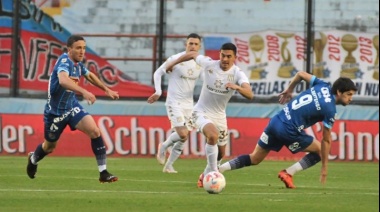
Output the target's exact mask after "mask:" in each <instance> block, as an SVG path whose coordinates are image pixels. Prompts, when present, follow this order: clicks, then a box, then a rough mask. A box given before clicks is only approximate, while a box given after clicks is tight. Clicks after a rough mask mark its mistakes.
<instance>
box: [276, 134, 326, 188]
mask: <svg viewBox="0 0 380 212" xmlns="http://www.w3.org/2000/svg"><path fill="white" fill-rule="evenodd" d="M284 140H285V138H284ZM285 142H286V143H287V144H286V146H287V148H288V149H289V150H290V151H291V152H292V153H293V154H296V153H298V152H301V151H303V152H310V153H309V154H307V155H305V156H304V157H303V158H301V160H299V161H298V162H296V163H294V164H293V165H291V166H290V167H288V168H286V169H283V170H281V171H280V172H279V173H278V177H279V178H280V179H281V181H283V182H284V183H285V186H286V187H287V188H296V186H295V185H294V184H293V176H294V174H296V173H297V172H299V171H302V170H305V169H308V168H310V167H312V166H314V165H315V164H317V163H318V162H319V161H320V160H321V157H320V151H321V144H320V142H319V141H318V140H316V139H314V138H313V137H312V136H310V135H307V134H306V133H305V132H304V131H302V132H301V133H300V134H299V135H297V136H292V137H291V138H290V139H289V140H288V141H285Z"/></svg>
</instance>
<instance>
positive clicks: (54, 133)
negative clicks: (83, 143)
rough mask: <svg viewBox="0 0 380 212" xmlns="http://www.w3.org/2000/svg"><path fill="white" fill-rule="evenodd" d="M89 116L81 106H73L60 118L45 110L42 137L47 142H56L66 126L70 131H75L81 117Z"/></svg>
mask: <svg viewBox="0 0 380 212" xmlns="http://www.w3.org/2000/svg"><path fill="white" fill-rule="evenodd" d="M87 115H89V113H87V112H86V111H85V110H84V109H83V107H82V105H80V104H79V103H77V104H75V105H74V106H73V108H72V109H71V110H70V111H68V112H66V113H65V114H63V115H61V116H57V115H54V114H51V113H49V112H48V111H46V110H45V113H44V137H45V140H47V141H49V142H56V141H57V140H58V139H59V137H60V136H61V134H62V132H63V130H64V129H65V128H66V126H67V125H69V126H70V129H71V130H76V128H75V127H76V126H77V124H78V123H79V121H80V120H82V119H83V117H85V116H87Z"/></svg>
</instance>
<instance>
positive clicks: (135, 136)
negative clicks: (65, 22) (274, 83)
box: [0, 116, 379, 161]
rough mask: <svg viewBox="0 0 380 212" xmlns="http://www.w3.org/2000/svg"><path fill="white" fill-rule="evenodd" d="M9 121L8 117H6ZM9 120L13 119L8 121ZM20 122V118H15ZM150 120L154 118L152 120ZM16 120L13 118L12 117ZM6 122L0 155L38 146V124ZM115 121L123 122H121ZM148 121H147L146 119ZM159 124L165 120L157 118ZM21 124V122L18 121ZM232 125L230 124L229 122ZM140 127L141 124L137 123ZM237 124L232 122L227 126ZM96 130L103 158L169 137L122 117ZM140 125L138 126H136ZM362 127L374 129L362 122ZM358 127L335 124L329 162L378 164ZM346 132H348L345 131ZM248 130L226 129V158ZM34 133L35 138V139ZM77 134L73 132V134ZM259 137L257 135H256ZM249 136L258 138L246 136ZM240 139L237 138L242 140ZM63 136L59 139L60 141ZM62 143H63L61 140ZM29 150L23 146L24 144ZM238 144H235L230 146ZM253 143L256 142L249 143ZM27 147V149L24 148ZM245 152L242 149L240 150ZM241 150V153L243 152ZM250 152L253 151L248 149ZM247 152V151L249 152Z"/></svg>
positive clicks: (198, 142)
mask: <svg viewBox="0 0 380 212" xmlns="http://www.w3.org/2000/svg"><path fill="white" fill-rule="evenodd" d="M8 118H9V117H8ZM10 118H13V117H10ZM19 118H20V117H19ZM150 118H154V117H153V116H152V117H150ZM16 119H17V117H16ZM6 120H7V119H5V120H4V119H2V120H1V121H0V154H1V153H5V154H17V153H26V151H29V150H32V149H29V148H34V147H31V146H30V144H36V143H40V142H42V140H39V139H43V138H42V137H43V128H41V127H37V126H40V124H38V123H34V122H31V123H30V124H29V125H28V124H24V125H17V124H9V123H7V121H6ZM119 120H127V122H128V123H126V122H125V121H121V122H120V121H119ZM148 120H149V119H148ZM161 120H166V119H164V118H161ZM20 121H22V119H20ZM231 121H232V120H231ZM140 122H141V123H144V125H143V124H141V123H140ZM236 122H239V120H233V121H232V122H231V123H236ZM97 123H98V126H99V128H100V130H101V133H102V136H103V139H104V142H105V145H106V146H107V154H109V155H116V156H117V155H140V156H142V155H146V156H152V155H155V154H156V152H157V144H158V142H163V141H164V140H165V139H166V138H167V137H168V136H170V134H171V132H172V131H171V130H170V129H167V128H166V127H165V128H163V127H161V125H160V124H159V123H160V122H158V125H159V126H156V125H154V124H153V123H149V122H148V123H147V122H146V121H145V118H139V117H123V116H99V117H98V121H97ZM139 123H140V126H139ZM363 123H365V125H367V124H368V125H377V123H371V122H366V121H363ZM358 125H360V124H358V123H354V122H352V121H346V122H345V121H339V122H337V123H336V126H335V127H334V130H333V131H332V132H331V138H332V146H333V147H334V148H333V149H332V151H331V152H330V155H329V160H340V161H347V160H357V161H378V160H379V133H378V130H376V129H374V128H373V127H371V129H368V130H366V129H367V128H365V127H364V128H363V127H361V128H360V129H361V130H358V129H355V126H358ZM322 128H323V125H322V123H317V124H316V125H315V126H312V127H310V128H307V129H305V130H306V132H307V133H308V134H310V135H312V136H314V137H316V136H315V135H318V136H320V134H321V132H322ZM347 128H348V129H349V130H347ZM249 130H250V128H249V127H242V128H238V129H229V142H228V143H227V146H226V156H231V155H232V150H231V149H232V148H235V149H237V148H238V147H239V148H241V146H239V145H240V144H239V142H240V141H242V142H247V140H249V142H251V137H247V135H245V134H247V131H249ZM36 132H37V133H38V135H36ZM77 133H78V134H80V133H79V132H75V134H77ZM257 133H259V132H257ZM248 134H249V135H251V136H257V137H258V136H259V135H256V134H251V132H250V133H248ZM243 135H244V137H242V138H241V136H243ZM64 137H66V136H62V138H64ZM64 139H67V137H66V138H64ZM27 141H28V144H29V146H27V143H26V142H27ZM234 141H238V142H234ZM205 142H206V139H205V137H204V136H203V135H202V134H200V133H197V132H196V131H195V130H194V131H192V132H191V133H190V136H189V142H186V145H185V148H184V151H183V155H185V156H187V155H191V156H204V155H205V153H204V145H205ZM252 142H257V140H252ZM27 147H28V148H27ZM244 148H245V147H244ZM244 148H243V150H244ZM252 148H253V147H252ZM249 151H250V150H249Z"/></svg>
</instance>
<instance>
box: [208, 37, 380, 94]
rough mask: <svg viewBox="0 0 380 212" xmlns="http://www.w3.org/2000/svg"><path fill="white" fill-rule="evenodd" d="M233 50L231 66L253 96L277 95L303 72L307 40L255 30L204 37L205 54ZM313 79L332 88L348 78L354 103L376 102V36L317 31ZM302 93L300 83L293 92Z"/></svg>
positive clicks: (217, 56)
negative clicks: (246, 80)
mask: <svg viewBox="0 0 380 212" xmlns="http://www.w3.org/2000/svg"><path fill="white" fill-rule="evenodd" d="M226 42H232V43H234V44H235V45H236V46H237V60H236V64H237V65H238V66H239V67H240V68H241V69H242V70H243V71H244V72H245V73H246V75H247V76H248V78H249V79H250V81H251V86H252V90H253V91H254V93H255V96H257V97H267V96H277V95H278V94H279V93H281V92H282V91H283V90H284V89H285V88H286V86H287V85H288V84H289V82H290V80H291V78H292V77H293V76H294V75H295V74H296V73H297V72H298V71H306V70H305V69H306V68H305V67H306V66H305V65H306V62H305V61H306V56H305V51H306V45H307V42H306V38H305V35H304V33H303V32H284V31H274V30H267V31H260V32H252V33H244V34H241V33H239V34H207V35H205V36H204V48H205V54H206V55H208V56H209V57H211V58H213V59H219V50H220V47H221V46H222V45H223V44H224V43H226ZM313 56H314V57H313V67H312V74H314V75H316V76H317V77H318V78H321V79H323V80H325V81H327V82H330V83H333V82H334V81H335V80H336V79H337V78H338V77H340V76H343V77H348V78H350V79H352V80H353V81H354V82H355V83H356V85H357V87H358V92H357V98H358V99H365V100H378V99H379V34H370V33H361V32H345V31H338V30H331V31H321V32H316V34H315V38H314V46H313ZM304 89H305V84H299V85H298V86H297V88H296V89H295V93H299V92H301V91H303V90H304Z"/></svg>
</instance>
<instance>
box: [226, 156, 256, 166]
mask: <svg viewBox="0 0 380 212" xmlns="http://www.w3.org/2000/svg"><path fill="white" fill-rule="evenodd" d="M228 162H229V163H230V166H231V170H234V169H240V168H243V167H245V166H250V165H251V158H250V157H249V155H240V156H238V157H237V158H234V159H232V160H230V161H228Z"/></svg>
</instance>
